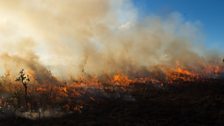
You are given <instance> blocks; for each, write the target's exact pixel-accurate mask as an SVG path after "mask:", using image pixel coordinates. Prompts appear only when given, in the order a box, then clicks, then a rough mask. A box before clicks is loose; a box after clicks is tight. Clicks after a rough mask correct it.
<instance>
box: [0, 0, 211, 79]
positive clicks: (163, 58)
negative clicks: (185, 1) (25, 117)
mask: <svg viewBox="0 0 224 126" xmlns="http://www.w3.org/2000/svg"><path fill="white" fill-rule="evenodd" d="M0 17H1V19H0V47H1V48H0V54H1V58H0V64H1V72H2V73H4V72H5V71H12V72H13V73H16V72H18V71H19V69H21V68H26V69H29V70H30V72H31V73H32V74H34V75H35V76H37V77H38V78H39V80H41V79H40V78H42V79H47V80H48V79H50V77H46V76H47V75H49V74H50V73H49V71H48V70H50V71H52V73H53V75H55V76H56V77H58V78H60V79H68V78H70V77H77V76H79V75H80V74H83V73H85V74H90V75H101V74H105V73H106V74H110V73H116V72H122V73H125V74H128V73H132V72H138V71H141V70H144V71H150V70H151V69H152V67H154V66H156V65H161V64H165V65H168V66H170V67H173V66H175V63H176V62H177V61H178V62H180V63H181V64H184V66H185V67H192V66H195V65H198V64H204V63H205V62H207V59H206V58H207V56H205V54H206V53H205V52H204V50H203V47H202V46H200V44H199V43H200V41H201V40H200V38H201V35H200V31H199V30H198V28H197V23H191V22H187V21H184V20H183V18H182V17H181V16H180V14H178V13H171V14H170V15H169V16H167V17H166V18H164V17H159V16H158V17H157V16H149V17H146V18H142V17H141V18H139V15H138V10H137V9H136V8H135V7H134V6H133V5H132V3H131V1H129V0H7V1H0ZM206 55H207V54H206Z"/></svg>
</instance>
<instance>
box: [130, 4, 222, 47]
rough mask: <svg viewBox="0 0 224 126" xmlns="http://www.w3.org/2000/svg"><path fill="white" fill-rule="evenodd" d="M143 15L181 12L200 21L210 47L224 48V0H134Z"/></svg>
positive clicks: (185, 17) (207, 44)
mask: <svg viewBox="0 0 224 126" xmlns="http://www.w3.org/2000/svg"><path fill="white" fill-rule="evenodd" d="M133 2H134V5H135V6H136V7H137V8H138V10H139V11H140V13H141V16H144V15H148V14H154V15H164V14H168V13H171V12H179V13H180V14H181V15H182V16H183V18H184V19H185V20H187V21H192V22H195V21H200V22H201V24H202V27H201V28H202V29H201V30H202V33H203V35H204V36H205V43H206V46H207V47H208V48H213V49H218V50H219V51H223V50H224V0H133Z"/></svg>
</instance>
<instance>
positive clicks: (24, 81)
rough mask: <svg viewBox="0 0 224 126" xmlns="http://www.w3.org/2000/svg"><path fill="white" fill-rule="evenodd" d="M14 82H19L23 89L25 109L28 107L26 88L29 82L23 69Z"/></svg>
mask: <svg viewBox="0 0 224 126" xmlns="http://www.w3.org/2000/svg"><path fill="white" fill-rule="evenodd" d="M16 81H20V82H21V83H22V85H23V87H24V98H25V104H26V107H28V99H27V98H28V97H27V96H28V91H27V90H28V87H27V84H28V82H29V81H30V78H29V75H27V74H26V73H25V72H24V69H22V70H21V71H20V72H19V76H18V77H17V78H16Z"/></svg>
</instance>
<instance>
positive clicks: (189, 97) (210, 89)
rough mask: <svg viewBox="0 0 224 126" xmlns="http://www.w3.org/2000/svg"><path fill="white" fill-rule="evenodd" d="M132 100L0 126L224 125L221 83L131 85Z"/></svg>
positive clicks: (4, 120)
mask: <svg viewBox="0 0 224 126" xmlns="http://www.w3.org/2000/svg"><path fill="white" fill-rule="evenodd" d="M129 88H130V94H131V95H132V96H133V98H134V99H135V100H130V99H129V100H124V98H119V97H118V98H99V100H96V101H94V102H90V103H88V104H87V105H86V106H85V107H84V108H83V110H82V112H81V113H78V112H77V113H73V114H70V115H66V116H63V117H60V118H47V119H40V120H28V119H24V118H19V117H15V116H12V117H7V118H1V119H0V126H10V125H15V126H42V125H43V126H76V125H81V126H82V125H87V126H92V125H93V126H100V125H102V126H116V125H122V126H123V125H124V126H126V125H127V126H129V125H130V126H136V125H137V126H175V125H178V126H222V125H224V80H217V79H212V80H207V81H200V82H184V83H179V84H178V83H177V84H175V85H172V86H166V88H158V87H155V86H149V85H142V84H138V85H133V86H130V87H129Z"/></svg>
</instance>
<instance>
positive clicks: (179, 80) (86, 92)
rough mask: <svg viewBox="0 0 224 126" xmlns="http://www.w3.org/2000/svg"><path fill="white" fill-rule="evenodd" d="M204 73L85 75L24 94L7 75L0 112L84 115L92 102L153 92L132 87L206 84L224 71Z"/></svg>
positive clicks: (31, 87)
mask: <svg viewBox="0 0 224 126" xmlns="http://www.w3.org/2000/svg"><path fill="white" fill-rule="evenodd" d="M203 71H204V72H202V73H198V72H196V71H193V70H187V69H184V68H182V67H180V66H179V65H177V66H176V67H175V68H174V69H171V68H165V67H162V69H161V71H160V72H155V71H153V72H151V73H150V74H151V76H145V77H132V76H129V75H126V74H122V73H116V74H113V75H110V76H109V75H107V76H106V77H102V78H98V77H92V76H88V77H87V76H83V77H81V78H82V79H79V80H74V79H73V80H70V81H68V82H62V81H58V83H57V84H35V83H34V84H32V81H31V82H30V84H27V85H26V86H27V89H26V90H25V92H24V85H22V84H21V83H20V82H16V81H14V80H12V77H11V76H10V74H9V73H8V74H5V75H4V76H2V77H1V85H0V86H1V87H0V90H1V98H0V110H1V111H2V112H4V113H8V114H9V113H11V114H16V115H17V116H22V117H26V118H31V119H37V118H43V117H52V116H53V117H54V116H56V117H58V116H62V115H64V114H69V113H76V112H78V113H82V111H83V109H85V106H88V104H89V103H91V102H99V101H100V100H102V99H105V98H110V99H117V98H122V99H123V100H126V101H136V98H134V97H133V94H132V92H133V91H138V92H141V93H142V94H143V95H146V96H147V95H148V94H151V93H153V90H151V91H148V89H147V88H142V89H136V90H135V89H134V88H132V87H136V86H138V85H142V84H143V85H145V86H144V87H153V89H154V88H158V89H160V90H164V89H165V90H167V87H170V86H171V85H176V84H183V83H185V84H189V83H195V82H203V81H205V82H206V81H207V80H210V79H214V78H216V79H217V78H220V77H221V75H222V72H223V68H222V67H218V66H210V67H208V68H207V69H205V70H203ZM32 78H34V77H32ZM105 78H106V79H105ZM26 91H27V92H26Z"/></svg>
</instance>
